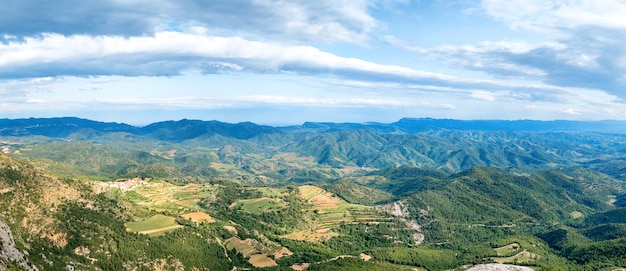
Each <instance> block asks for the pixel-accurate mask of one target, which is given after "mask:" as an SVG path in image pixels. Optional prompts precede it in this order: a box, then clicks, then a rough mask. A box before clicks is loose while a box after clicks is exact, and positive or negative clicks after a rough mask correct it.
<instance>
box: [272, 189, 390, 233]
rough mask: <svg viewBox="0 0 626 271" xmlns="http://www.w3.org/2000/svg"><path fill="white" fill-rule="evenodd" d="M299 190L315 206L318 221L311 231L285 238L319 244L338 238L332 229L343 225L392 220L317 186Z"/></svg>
mask: <svg viewBox="0 0 626 271" xmlns="http://www.w3.org/2000/svg"><path fill="white" fill-rule="evenodd" d="M298 190H299V192H300V196H301V197H302V199H304V200H306V201H307V202H309V203H311V204H312V205H313V207H312V210H313V211H315V212H316V213H317V215H318V219H316V220H315V221H316V222H315V224H314V225H312V227H311V229H309V230H304V231H298V232H294V233H291V234H288V235H285V236H284V237H285V238H289V239H294V240H307V241H311V242H318V241H323V240H328V239H330V238H332V237H333V236H337V234H336V233H335V232H333V230H332V229H333V228H335V227H338V226H339V225H341V224H342V223H363V224H379V223H386V222H389V221H390V220H391V217H389V216H388V215H386V214H384V213H382V212H379V211H376V210H374V208H372V207H370V206H365V205H359V204H351V203H348V202H346V201H345V200H343V199H341V198H339V197H337V196H335V195H334V194H333V193H330V192H327V191H325V190H324V189H322V188H320V187H317V186H312V185H305V186H300V187H298Z"/></svg>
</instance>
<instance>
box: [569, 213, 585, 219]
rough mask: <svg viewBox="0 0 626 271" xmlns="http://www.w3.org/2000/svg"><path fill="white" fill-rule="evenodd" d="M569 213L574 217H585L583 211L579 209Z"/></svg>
mask: <svg viewBox="0 0 626 271" xmlns="http://www.w3.org/2000/svg"><path fill="white" fill-rule="evenodd" d="M569 215H570V216H572V218H581V217H583V213H581V212H579V211H573V212H571V213H570V214H569Z"/></svg>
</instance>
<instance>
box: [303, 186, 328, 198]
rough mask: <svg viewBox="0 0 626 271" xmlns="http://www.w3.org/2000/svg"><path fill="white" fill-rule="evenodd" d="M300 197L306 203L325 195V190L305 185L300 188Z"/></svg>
mask: <svg viewBox="0 0 626 271" xmlns="http://www.w3.org/2000/svg"><path fill="white" fill-rule="evenodd" d="M298 191H300V197H302V198H303V199H304V200H306V201H310V200H311V199H312V198H313V197H315V196H317V195H320V194H322V193H324V189H322V188H320V187H317V186H314V185H303V186H299V187H298Z"/></svg>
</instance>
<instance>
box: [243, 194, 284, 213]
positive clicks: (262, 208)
mask: <svg viewBox="0 0 626 271" xmlns="http://www.w3.org/2000/svg"><path fill="white" fill-rule="evenodd" d="M235 206H236V208H238V209H241V210H243V211H245V212H248V213H252V214H259V213H265V212H273V211H278V210H281V209H284V208H285V207H286V205H285V203H283V202H282V201H280V200H278V199H271V198H266V197H263V198H257V199H245V200H238V201H237V203H236V204H235Z"/></svg>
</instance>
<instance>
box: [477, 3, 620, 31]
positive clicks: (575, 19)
mask: <svg viewBox="0 0 626 271" xmlns="http://www.w3.org/2000/svg"><path fill="white" fill-rule="evenodd" d="M481 4H482V7H483V9H484V10H485V12H486V13H487V14H488V15H490V16H492V17H494V18H496V19H498V20H502V21H504V22H506V23H507V24H509V25H510V26H511V27H513V28H524V29H530V30H536V31H550V32H553V31H559V30H558V29H561V28H578V27H586V26H594V27H605V28H616V29H624V28H626V20H624V14H626V2H624V1H620V0H602V1H598V0H558V1H557V0H548V1H546V0H483V1H482V2H481Z"/></svg>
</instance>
